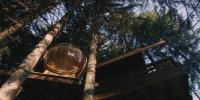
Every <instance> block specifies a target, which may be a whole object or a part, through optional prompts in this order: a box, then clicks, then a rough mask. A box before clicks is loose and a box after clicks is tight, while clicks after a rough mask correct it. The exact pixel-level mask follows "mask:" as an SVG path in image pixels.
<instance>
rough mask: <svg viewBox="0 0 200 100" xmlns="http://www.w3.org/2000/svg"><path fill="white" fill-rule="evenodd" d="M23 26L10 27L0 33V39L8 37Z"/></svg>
mask: <svg viewBox="0 0 200 100" xmlns="http://www.w3.org/2000/svg"><path fill="white" fill-rule="evenodd" d="M22 26H23V24H20V23H18V24H15V25H14V26H10V27H9V28H8V29H6V30H4V31H3V32H0V39H2V38H5V37H6V36H8V35H10V34H11V33H14V32H15V31H17V30H18V29H19V28H21V27H22Z"/></svg>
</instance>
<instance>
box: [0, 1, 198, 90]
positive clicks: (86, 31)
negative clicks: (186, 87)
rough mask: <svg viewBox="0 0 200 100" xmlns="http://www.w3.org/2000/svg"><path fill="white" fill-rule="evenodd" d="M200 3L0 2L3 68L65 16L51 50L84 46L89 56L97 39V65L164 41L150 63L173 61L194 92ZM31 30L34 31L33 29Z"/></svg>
mask: <svg viewBox="0 0 200 100" xmlns="http://www.w3.org/2000/svg"><path fill="white" fill-rule="evenodd" d="M199 3H200V1H199V0H76V2H74V1H73V0H6V1H5V0H1V1H0V18H1V19H0V65H1V67H2V69H9V68H11V67H13V66H17V65H18V64H19V63H20V61H21V60H22V59H23V58H24V57H25V56H26V55H27V54H28V53H29V52H30V51H31V50H32V49H33V48H34V46H35V45H36V44H37V43H38V41H39V40H41V39H42V38H43V36H44V34H43V33H45V32H47V30H48V29H51V28H52V26H53V24H55V23H56V22H59V21H60V20H61V18H62V17H63V16H65V17H67V19H68V20H67V21H66V22H65V23H64V27H63V28H62V32H61V33H62V34H59V35H58V36H57V37H56V39H55V40H54V41H53V44H52V45H51V46H54V45H56V44H58V43H61V42H66V43H72V44H75V45H77V46H79V47H80V48H81V49H82V50H83V51H84V52H85V54H86V55H89V46H90V41H91V38H92V33H95V34H98V38H99V41H98V47H97V48H98V49H97V61H98V62H101V61H104V60H107V59H110V58H111V57H113V56H116V55H119V54H121V53H123V52H126V51H129V50H132V49H135V48H138V47H144V46H147V45H149V44H152V43H155V42H158V41H160V40H165V41H166V42H167V44H166V45H165V46H162V47H157V48H155V49H150V50H148V51H146V52H144V53H143V54H144V58H145V59H146V63H151V62H156V61H158V60H159V59H163V58H168V57H171V58H173V59H174V60H175V61H176V62H177V63H179V64H180V65H182V69H183V70H184V71H185V72H186V73H188V75H189V76H190V81H191V84H193V85H191V88H195V87H196V86H195V85H196V84H200V83H199V78H200V77H199V74H200V52H199V50H200V49H199V48H200V45H199V39H200V38H199V36H200V35H199V32H200V23H199V21H200V5H199ZM30 27H31V28H30Z"/></svg>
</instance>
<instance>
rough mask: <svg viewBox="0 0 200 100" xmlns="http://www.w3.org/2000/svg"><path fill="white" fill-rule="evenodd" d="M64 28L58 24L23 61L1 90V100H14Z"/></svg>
mask: <svg viewBox="0 0 200 100" xmlns="http://www.w3.org/2000/svg"><path fill="white" fill-rule="evenodd" d="M61 27H62V24H61V23H58V24H56V25H55V26H54V27H53V30H52V31H50V32H48V33H47V34H46V35H45V37H44V38H43V40H41V41H40V42H39V44H38V45H36V47H35V49H34V50H33V51H32V52H31V53H30V54H29V55H28V56H27V57H26V58H25V59H24V60H23V61H22V63H21V64H20V65H19V67H18V68H19V69H17V70H16V71H15V72H13V74H12V75H11V76H10V78H9V79H8V80H7V81H6V82H5V83H4V84H3V85H2V87H1V88H0V100H13V99H14V98H15V97H16V94H17V92H18V90H19V89H20V87H21V85H22V84H23V83H24V81H25V80H26V78H27V77H28V75H29V73H30V72H31V71H32V69H33V68H34V67H35V66H36V64H37V62H38V60H39V59H40V57H41V56H42V54H43V53H44V52H45V50H46V49H47V47H48V46H49V44H50V43H51V42H52V40H53V38H54V37H55V36H56V35H57V34H58V32H59V31H60V29H61Z"/></svg>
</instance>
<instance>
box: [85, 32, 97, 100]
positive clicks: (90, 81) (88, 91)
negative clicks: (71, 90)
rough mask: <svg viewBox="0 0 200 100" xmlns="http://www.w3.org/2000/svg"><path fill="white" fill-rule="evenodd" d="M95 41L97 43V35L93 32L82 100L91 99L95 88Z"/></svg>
mask: <svg viewBox="0 0 200 100" xmlns="http://www.w3.org/2000/svg"><path fill="white" fill-rule="evenodd" d="M97 43H98V35H97V34H96V33H94V34H93V37H92V41H91V45H90V55H89V59H88V64H87V73H86V79H85V87H84V94H83V100H93V95H94V88H95V74H96V63H97V61H96V53H97Z"/></svg>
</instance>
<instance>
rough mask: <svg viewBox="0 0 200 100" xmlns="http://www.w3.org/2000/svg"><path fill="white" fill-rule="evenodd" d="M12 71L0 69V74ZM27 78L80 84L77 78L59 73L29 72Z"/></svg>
mask: <svg viewBox="0 0 200 100" xmlns="http://www.w3.org/2000/svg"><path fill="white" fill-rule="evenodd" d="M13 72H14V70H10V71H5V70H0V75H3V76H7V77H8V76H10V75H11V74H12V73H13ZM28 79H33V80H41V81H50V82H60V83H67V84H81V83H80V82H82V80H81V79H78V78H70V77H64V76H61V75H51V74H43V73H39V72H30V74H29V75H28Z"/></svg>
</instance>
